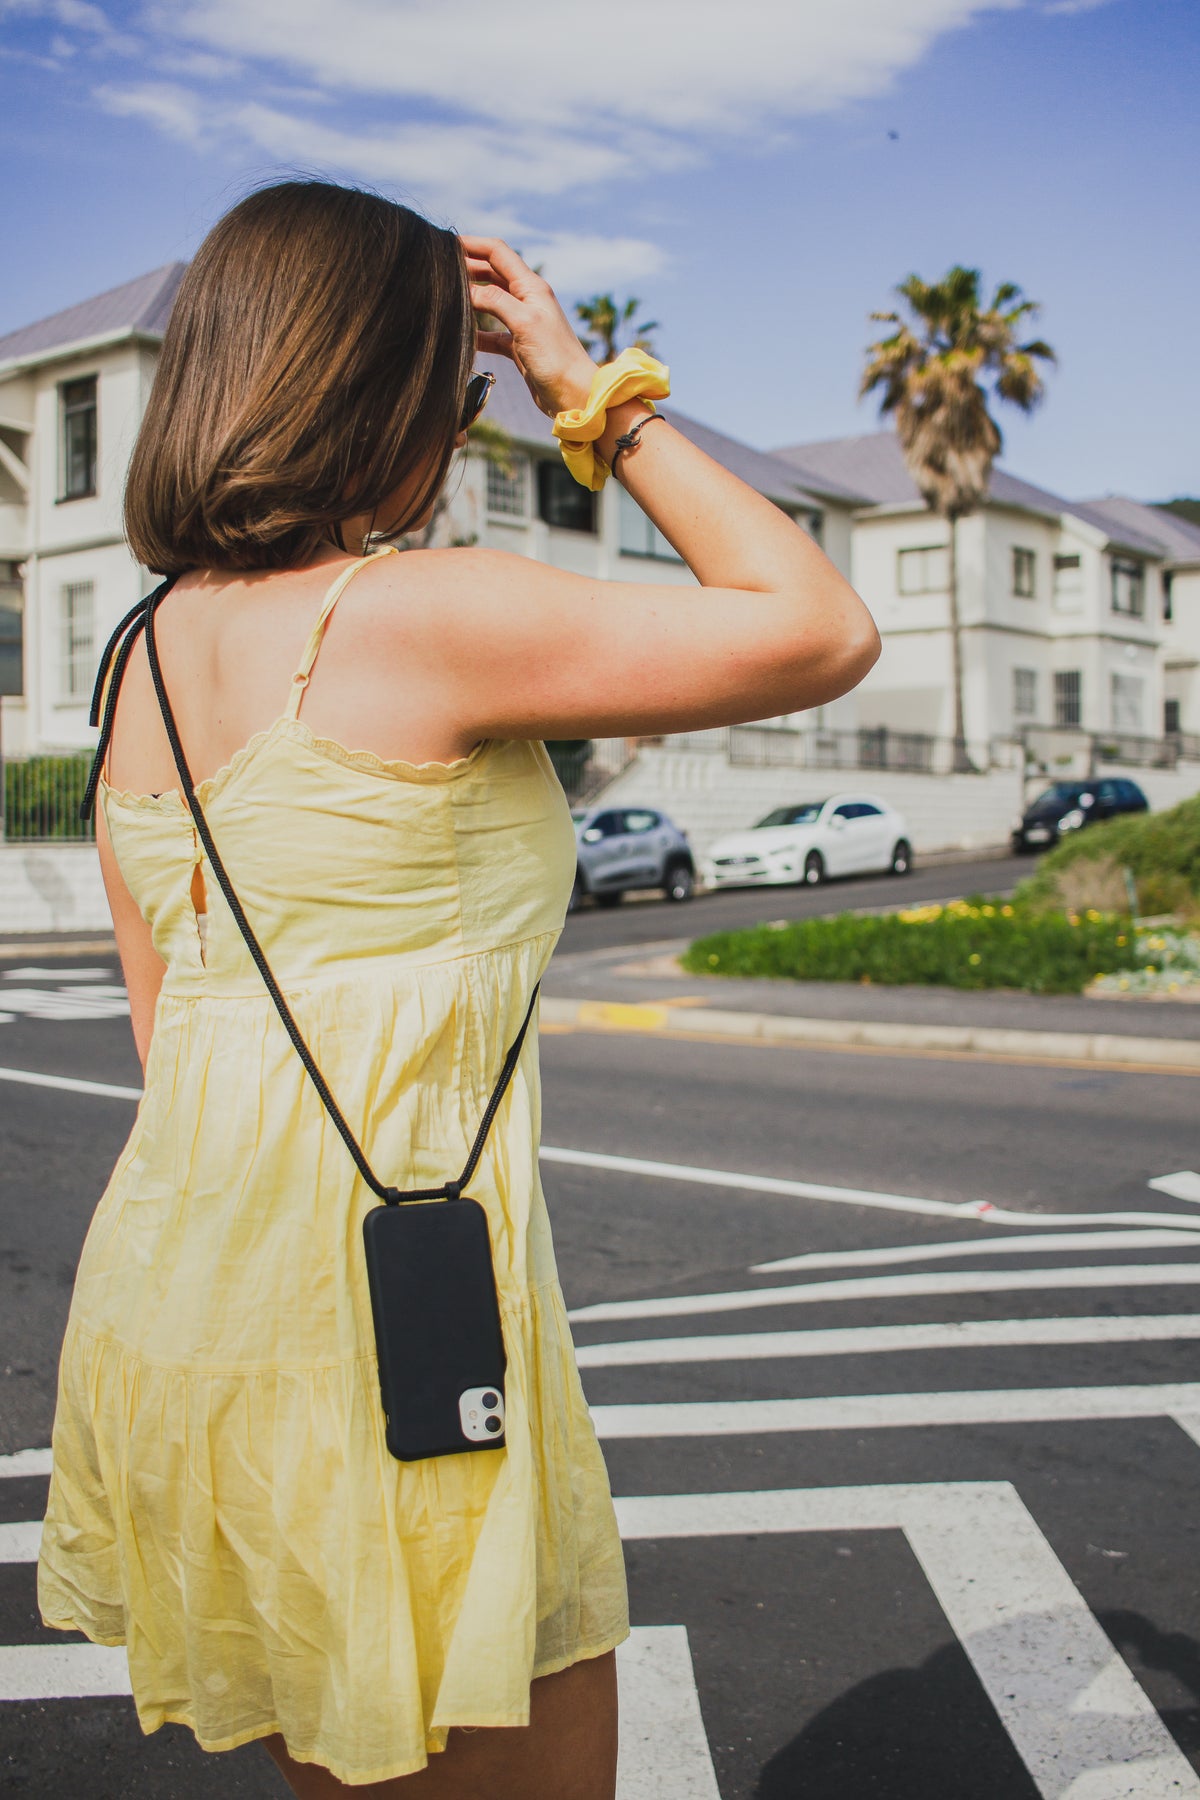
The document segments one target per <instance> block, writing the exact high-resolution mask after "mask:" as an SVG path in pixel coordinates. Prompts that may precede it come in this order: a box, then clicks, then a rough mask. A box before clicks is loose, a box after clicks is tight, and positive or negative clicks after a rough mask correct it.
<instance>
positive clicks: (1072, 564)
mask: <svg viewBox="0 0 1200 1800" xmlns="http://www.w3.org/2000/svg"><path fill="white" fill-rule="evenodd" d="M1082 605H1083V558H1082V557H1081V556H1056V557H1055V559H1054V606H1055V610H1056V611H1058V612H1078V610H1079V608H1080V607H1081V606H1082Z"/></svg>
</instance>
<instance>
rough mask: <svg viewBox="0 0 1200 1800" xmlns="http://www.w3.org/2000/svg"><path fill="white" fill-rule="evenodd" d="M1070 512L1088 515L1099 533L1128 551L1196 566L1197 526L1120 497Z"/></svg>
mask: <svg viewBox="0 0 1200 1800" xmlns="http://www.w3.org/2000/svg"><path fill="white" fill-rule="evenodd" d="M1071 511H1072V512H1073V513H1079V514H1082V515H1084V516H1086V515H1089V514H1090V515H1091V517H1092V520H1093V522H1094V523H1095V524H1097V525H1099V527H1100V529H1101V530H1102V531H1107V532H1108V534H1109V536H1110V537H1113V538H1118V539H1119V540H1120V542H1121V543H1123V544H1128V545H1129V546H1130V548H1131V549H1135V550H1136V549H1141V548H1144V547H1148V548H1149V550H1150V554H1151V555H1158V556H1165V557H1166V558H1167V560H1168V562H1188V563H1191V562H1200V525H1193V524H1192V523H1191V522H1190V521H1189V520H1187V519H1181V518H1180V517H1179V516H1178V514H1177V513H1169V512H1164V511H1163V510H1162V508H1161V507H1158V506H1147V505H1146V504H1145V503H1144V502H1143V501H1141V500H1129V499H1127V498H1126V497H1125V495H1124V494H1106V495H1105V496H1104V498H1103V499H1102V500H1088V501H1086V502H1084V503H1082V504H1081V505H1078V506H1076V505H1073V506H1072V507H1071Z"/></svg>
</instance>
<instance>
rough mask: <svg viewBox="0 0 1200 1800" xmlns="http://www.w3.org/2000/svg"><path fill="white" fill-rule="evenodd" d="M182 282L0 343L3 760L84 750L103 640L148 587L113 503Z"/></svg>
mask: <svg viewBox="0 0 1200 1800" xmlns="http://www.w3.org/2000/svg"><path fill="white" fill-rule="evenodd" d="M183 270H184V265H183V264H182V263H172V264H170V265H169V266H168V267H167V268H164V269H156V270H155V271H154V272H153V273H152V274H150V275H144V276H142V277H141V278H140V279H139V280H137V281H131V282H127V283H126V284H125V285H124V286H123V287H119V288H115V289H113V290H112V292H111V293H107V294H101V295H98V296H97V297H96V298H95V299H93V300H85V301H84V302H82V304H80V305H78V306H73V307H70V308H69V309H68V310H67V311H66V312H62V313H57V314H55V316H54V317H53V318H50V319H43V320H41V321H40V322H39V323H38V324H36V325H29V326H26V327H24V329H22V330H20V331H13V332H10V333H9V334H8V335H7V336H6V337H3V338H0V581H2V582H3V590H2V592H0V605H2V606H3V607H4V611H5V615H6V618H5V623H6V624H7V626H8V630H7V632H6V634H5V636H6V639H7V653H6V655H5V657H4V660H3V661H0V692H4V693H6V694H7V695H9V696H10V697H8V698H6V699H5V700H4V702H3V706H4V715H3V716H4V748H5V750H6V752H8V753H10V754H11V753H14V752H19V751H22V750H25V751H33V750H43V749H66V748H72V747H76V746H82V745H85V744H87V743H88V742H89V741H90V733H89V732H88V728H87V708H88V701H89V699H90V697H91V686H92V678H93V675H94V673H95V666H96V660H97V658H98V656H99V652H100V649H101V647H102V645H103V642H104V638H105V636H106V635H107V633H108V632H109V631H110V630H111V629H112V627H113V626H114V625H115V624H116V622H117V620H118V619H119V618H120V617H121V616H122V614H124V613H125V612H127V611H128V609H129V608H130V607H131V606H132V605H133V604H134V602H135V601H136V600H137V599H138V598H139V596H140V595H141V594H143V593H145V592H146V591H147V589H148V587H149V586H150V585H152V584H151V582H150V579H149V576H148V572H147V571H146V570H144V569H139V568H138V567H137V566H136V564H135V563H134V561H133V559H132V558H131V557H130V555H129V552H128V550H127V549H126V547H125V542H124V538H123V537H122V533H121V496H122V490H123V488H124V484H125V471H126V468H127V466H128V463H129V457H130V453H131V451H132V449H133V441H134V437H135V436H136V433H137V428H138V423H139V421H140V419H141V417H142V413H143V411H144V410H145V405H146V400H147V397H148V395H149V392H150V383H151V380H152V378H153V375H154V365H155V360H156V358H157V354H158V346H159V344H160V343H161V341H162V334H163V330H164V328H165V326H166V322H167V319H168V317H169V316H170V310H171V303H172V301H173V300H174V298H175V293H176V290H177V289H178V286H179V282H180V278H181V276H182V274H183ZM18 613H19V614H20V615H22V624H23V629H22V632H21V639H22V640H23V642H22V644H21V651H22V654H21V658H20V660H21V662H22V663H23V675H22V678H21V679H20V680H19V681H18V680H17V679H15V677H16V675H17V669H16V667H15V665H16V663H17V661H18V658H17V656H16V655H14V651H13V640H14V638H15V636H16V633H15V632H14V630H13V624H12V622H13V619H14V617H15V616H16V615H17V614H18ZM14 690H15V692H16V694H17V695H18V696H19V697H15V698H14V697H11V696H12V695H13V693H14Z"/></svg>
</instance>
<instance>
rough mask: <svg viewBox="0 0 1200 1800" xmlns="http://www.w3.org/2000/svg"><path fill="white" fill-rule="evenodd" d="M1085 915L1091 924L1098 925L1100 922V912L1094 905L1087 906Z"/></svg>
mask: <svg viewBox="0 0 1200 1800" xmlns="http://www.w3.org/2000/svg"><path fill="white" fill-rule="evenodd" d="M1087 916H1088V918H1089V919H1090V920H1091V922H1092V924H1093V925H1098V924H1099V923H1100V914H1099V913H1098V912H1097V911H1096V909H1095V907H1094V906H1089V907H1088V912H1087Z"/></svg>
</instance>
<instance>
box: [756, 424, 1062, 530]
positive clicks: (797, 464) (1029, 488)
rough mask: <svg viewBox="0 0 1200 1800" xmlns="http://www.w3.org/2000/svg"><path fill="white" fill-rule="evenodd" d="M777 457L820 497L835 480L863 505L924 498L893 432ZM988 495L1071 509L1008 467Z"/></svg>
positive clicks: (1006, 502)
mask: <svg viewBox="0 0 1200 1800" xmlns="http://www.w3.org/2000/svg"><path fill="white" fill-rule="evenodd" d="M774 454H775V455H776V456H781V457H783V458H784V460H785V461H786V462H789V463H791V465H792V467H793V468H794V469H795V470H796V472H797V473H798V474H799V476H800V478H801V480H802V481H804V482H806V483H807V484H808V486H809V487H811V488H813V489H814V491H815V492H817V493H828V492H830V491H831V490H830V487H829V485H828V484H829V483H831V482H833V483H836V484H838V485H839V486H840V487H841V488H842V489H843V490H844V491H846V492H847V493H850V494H853V495H856V496H857V497H858V500H859V503H860V504H863V505H870V506H897V505H900V506H903V505H905V504H908V503H911V502H914V501H916V502H919V501H920V499H921V496H920V494H919V493H918V492H917V486H916V483H915V482H914V481H913V478H912V476H911V475H910V474H909V472H908V470H907V468H906V467H905V465H904V456H903V453H902V451H901V449H900V440H899V438H898V437H897V436H896V434H895V432H894V431H871V432H867V433H866V434H865V435H864V436H862V437H848V438H827V439H825V441H824V442H823V443H818V444H789V445H788V446H787V447H786V448H784V449H782V450H776V451H775V452H774ZM989 494H990V498H991V499H992V500H994V501H997V502H998V503H999V504H1000V505H1002V506H1019V507H1021V508H1022V509H1023V510H1024V511H1026V512H1036V513H1045V514H1048V515H1051V516H1056V515H1058V514H1059V513H1062V512H1065V511H1066V510H1067V505H1068V502H1067V501H1065V500H1063V499H1060V497H1059V496H1058V495H1057V494H1052V493H1050V492H1049V491H1048V490H1047V489H1046V488H1039V487H1034V485H1033V483H1032V482H1029V481H1021V480H1019V479H1018V477H1017V476H1015V475H1009V474H1008V473H1007V471H1006V470H1004V469H993V470H992V480H991V487H990V489H989Z"/></svg>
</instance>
